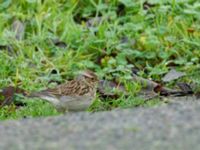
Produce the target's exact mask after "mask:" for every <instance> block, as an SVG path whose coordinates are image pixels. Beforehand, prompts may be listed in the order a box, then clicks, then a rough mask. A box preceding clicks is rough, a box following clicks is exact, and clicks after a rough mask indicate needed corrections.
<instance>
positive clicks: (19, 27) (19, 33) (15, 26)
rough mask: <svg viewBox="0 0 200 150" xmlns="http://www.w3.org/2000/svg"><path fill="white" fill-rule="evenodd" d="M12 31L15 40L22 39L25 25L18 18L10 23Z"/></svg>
mask: <svg viewBox="0 0 200 150" xmlns="http://www.w3.org/2000/svg"><path fill="white" fill-rule="evenodd" d="M11 28H12V31H13V32H14V33H15V38H16V39H17V40H23V39H24V32H25V25H24V23H22V22H21V21H19V20H15V21H14V22H13V23H12V27H11Z"/></svg>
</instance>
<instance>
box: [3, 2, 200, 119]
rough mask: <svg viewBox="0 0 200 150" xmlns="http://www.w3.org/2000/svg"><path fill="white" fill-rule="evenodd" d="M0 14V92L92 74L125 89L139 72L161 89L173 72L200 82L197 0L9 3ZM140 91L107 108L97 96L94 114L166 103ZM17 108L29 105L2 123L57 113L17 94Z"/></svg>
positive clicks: (8, 110) (9, 109) (11, 111)
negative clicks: (17, 30)
mask: <svg viewBox="0 0 200 150" xmlns="http://www.w3.org/2000/svg"><path fill="white" fill-rule="evenodd" d="M0 12H1V13H0V66H1V68H0V87H1V88H4V87H7V86H9V85H12V86H15V87H20V88H22V89H25V90H27V91H39V90H41V89H45V88H47V87H53V86H55V85H57V84H60V83H63V82H64V81H65V80H70V79H72V78H73V77H74V76H75V75H76V73H77V72H78V71H79V70H84V69H86V68H89V69H91V70H94V71H95V72H96V73H97V74H98V76H99V77H100V78H101V79H106V80H110V81H116V82H119V83H124V84H125V85H126V84H127V83H129V82H127V81H129V80H130V79H131V75H132V73H133V71H135V70H137V74H138V75H140V76H141V77H144V78H148V79H152V80H154V81H157V82H160V81H161V79H162V77H163V76H164V75H165V74H166V73H167V72H168V71H169V70H170V68H171V67H174V68H176V69H177V70H179V71H182V72H185V73H186V76H185V77H184V78H183V79H182V80H183V81H185V82H187V83H194V84H197V85H198V84H199V83H200V80H199V62H200V26H199V22H200V2H198V1H196V0H146V1H143V0H141V1H138V0H105V1H103V0H84V1H79V0H68V1H64V0H58V1H54V0H48V1H47V0H46V1H45V0H18V1H13V0H6V1H4V2H2V3H1V4H0ZM16 20H18V21H20V22H21V23H22V27H24V33H23V31H22V32H21V36H22V37H20V38H16V37H15V36H16V33H14V32H13V31H12V28H13V27H12V26H13V22H14V21H16ZM22 34H23V35H22ZM170 85H173V83H171V84H169V86H170ZM138 86H139V85H138V84H133V85H131V88H133V89H137V88H138V89H140V87H138ZM126 87H129V88H130V86H126ZM137 92H139V90H136V91H135V92H132V93H131V94H130V96H129V97H128V98H127V97H124V95H123V94H122V95H121V96H120V98H118V99H115V100H112V99H111V100H108V101H100V98H98V96H97V99H96V101H95V102H94V103H93V105H92V106H91V108H90V109H89V111H92V112H95V111H99V110H110V109H113V108H127V107H133V106H152V105H155V104H159V103H160V101H159V100H158V99H155V100H152V101H149V102H145V101H144V100H143V99H141V98H139V97H136V96H135V95H136V93H137ZM15 101H22V102H23V103H24V106H20V107H19V106H15V105H14V104H13V105H9V106H6V107H3V108H1V110H0V119H13V118H14V119H15V118H23V117H35V116H48V115H57V114H58V112H56V111H55V109H54V108H53V107H52V106H51V105H50V104H49V103H46V102H43V101H40V100H37V101H36V100H35V101H34V100H28V99H26V98H24V97H22V96H20V95H16V96H15Z"/></svg>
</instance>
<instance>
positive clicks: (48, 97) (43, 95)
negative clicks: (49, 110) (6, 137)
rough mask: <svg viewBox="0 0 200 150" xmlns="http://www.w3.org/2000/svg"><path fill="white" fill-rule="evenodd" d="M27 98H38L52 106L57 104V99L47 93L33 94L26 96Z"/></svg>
mask: <svg viewBox="0 0 200 150" xmlns="http://www.w3.org/2000/svg"><path fill="white" fill-rule="evenodd" d="M28 98H40V99H42V100H45V101H48V102H50V103H53V104H57V103H58V102H59V101H58V99H57V97H55V96H53V95H52V94H50V93H49V92H48V91H40V92H33V93H30V94H29V95H28Z"/></svg>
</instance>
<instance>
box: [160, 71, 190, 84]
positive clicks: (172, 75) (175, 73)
mask: <svg viewBox="0 0 200 150" xmlns="http://www.w3.org/2000/svg"><path fill="white" fill-rule="evenodd" d="M185 75H186V74H185V73H184V72H179V71H176V70H175V69H171V70H170V71H169V72H168V73H167V74H166V75H165V76H164V77H163V78H162V81H163V82H170V81H173V80H176V79H179V78H181V77H183V76H185Z"/></svg>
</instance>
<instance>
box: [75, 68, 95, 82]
mask: <svg viewBox="0 0 200 150" xmlns="http://www.w3.org/2000/svg"><path fill="white" fill-rule="evenodd" d="M78 78H79V79H85V80H88V81H92V82H98V77H97V75H96V74H95V73H94V72H93V71H91V70H84V71H82V72H80V75H79V77H78Z"/></svg>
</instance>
